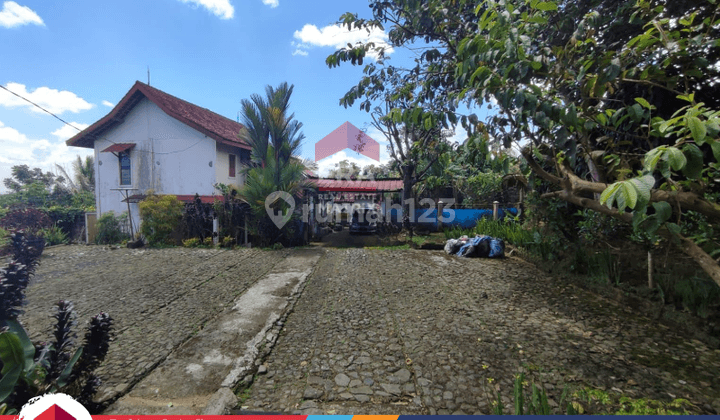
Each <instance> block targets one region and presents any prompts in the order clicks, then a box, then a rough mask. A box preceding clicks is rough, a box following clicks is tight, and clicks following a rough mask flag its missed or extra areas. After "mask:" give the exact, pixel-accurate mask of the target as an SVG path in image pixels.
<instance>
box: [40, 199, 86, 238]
mask: <svg viewBox="0 0 720 420" xmlns="http://www.w3.org/2000/svg"><path fill="white" fill-rule="evenodd" d="M43 210H44V211H46V212H47V214H48V216H49V217H50V220H52V222H53V224H55V225H56V226H57V227H58V228H60V230H62V231H63V232H65V234H66V235H67V236H68V238H71V237H72V235H73V231H74V230H75V227H76V226H78V225H82V224H83V223H84V221H85V209H84V208H82V207H64V206H52V207H48V208H46V209H43Z"/></svg>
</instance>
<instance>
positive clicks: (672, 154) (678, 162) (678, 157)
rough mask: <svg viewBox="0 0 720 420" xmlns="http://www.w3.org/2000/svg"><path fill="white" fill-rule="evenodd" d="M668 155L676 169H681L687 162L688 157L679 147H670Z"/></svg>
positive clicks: (668, 159) (671, 165)
mask: <svg viewBox="0 0 720 420" xmlns="http://www.w3.org/2000/svg"><path fill="white" fill-rule="evenodd" d="M666 156H667V161H668V163H669V164H670V167H671V168H673V169H674V170H676V171H679V170H681V169H682V168H684V167H685V165H686V164H687V158H686V157H685V155H684V154H683V152H681V151H680V149H678V148H677V147H668V148H667V150H666Z"/></svg>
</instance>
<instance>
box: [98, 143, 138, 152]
mask: <svg viewBox="0 0 720 420" xmlns="http://www.w3.org/2000/svg"><path fill="white" fill-rule="evenodd" d="M133 147H135V143H115V144H113V145H112V146H110V147H108V148H107V149H105V150H103V151H102V152H100V153H105V152H110V153H120V152H125V151H128V150H130V149H132V148H133Z"/></svg>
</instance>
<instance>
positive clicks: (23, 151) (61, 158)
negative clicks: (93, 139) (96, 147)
mask: <svg viewBox="0 0 720 420" xmlns="http://www.w3.org/2000/svg"><path fill="white" fill-rule="evenodd" d="M73 125H77V126H78V128H81V127H83V126H86V125H85V124H79V123H73ZM65 127H67V126H65ZM61 131H63V128H60V129H58V130H56V131H54V132H53V133H52V134H53V135H56V136H58V137H60V136H59V134H58V133H59V132H61ZM73 131H75V130H73ZM0 150H2V151H3V152H2V153H0V180H1V179H5V178H9V177H11V176H12V167H13V166H15V165H28V166H29V167H31V168H41V169H43V170H44V171H52V172H54V171H55V164H56V163H57V164H59V165H61V166H63V165H68V166H69V165H70V164H71V163H72V161H73V160H75V157H76V156H77V155H80V156H82V157H83V158H84V157H85V156H92V155H93V153H94V151H93V149H86V148H80V147H68V146H67V145H65V141H64V140H63V139H59V140H58V141H49V140H47V139H32V138H28V137H27V136H26V135H25V134H23V133H20V132H19V131H18V130H16V129H14V128H12V127H7V126H5V124H3V123H2V122H0ZM3 191H5V192H6V189H5V188H4V186H3V185H2V184H0V193H1V192H3Z"/></svg>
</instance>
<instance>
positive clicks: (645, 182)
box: [629, 175, 655, 203]
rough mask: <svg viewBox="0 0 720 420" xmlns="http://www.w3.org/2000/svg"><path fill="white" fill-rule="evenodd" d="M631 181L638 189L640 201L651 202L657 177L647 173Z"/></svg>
mask: <svg viewBox="0 0 720 420" xmlns="http://www.w3.org/2000/svg"><path fill="white" fill-rule="evenodd" d="M629 182H631V183H632V184H633V185H634V186H635V188H636V189H637V192H638V195H639V200H640V202H641V203H649V202H650V195H651V193H652V188H653V186H655V177H653V176H652V175H645V176H641V177H640V178H633V179H631V180H630V181H629Z"/></svg>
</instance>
